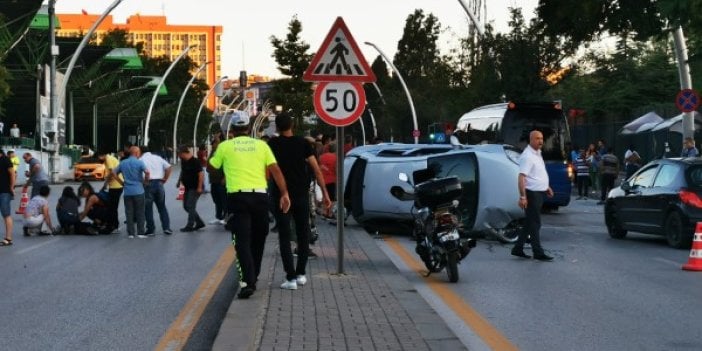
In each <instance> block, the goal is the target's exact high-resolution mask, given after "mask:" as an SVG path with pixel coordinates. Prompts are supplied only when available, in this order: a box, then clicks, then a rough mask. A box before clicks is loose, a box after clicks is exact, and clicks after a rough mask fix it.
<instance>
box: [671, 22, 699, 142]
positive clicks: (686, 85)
mask: <svg viewBox="0 0 702 351" xmlns="http://www.w3.org/2000/svg"><path fill="white" fill-rule="evenodd" d="M673 43H674V44H675V58H676V59H677V61H678V74H679V76H680V89H692V78H691V77H690V66H689V65H688V62H687V45H685V36H684V35H683V30H682V27H681V26H678V27H677V28H675V30H673ZM682 129H683V138H687V137H692V138H694V137H695V121H694V114H693V113H692V112H685V113H683V119H682Z"/></svg>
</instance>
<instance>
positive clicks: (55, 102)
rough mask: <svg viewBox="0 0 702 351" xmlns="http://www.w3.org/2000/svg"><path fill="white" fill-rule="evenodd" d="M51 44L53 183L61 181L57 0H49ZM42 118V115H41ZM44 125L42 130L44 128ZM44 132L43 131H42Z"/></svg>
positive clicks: (49, 143)
mask: <svg viewBox="0 0 702 351" xmlns="http://www.w3.org/2000/svg"><path fill="white" fill-rule="evenodd" d="M49 43H50V44H49V45H50V46H51V68H50V71H49V86H50V90H51V92H50V93H51V96H50V97H49V120H50V121H51V122H52V125H53V126H55V127H54V128H52V129H51V131H50V132H49V133H48V135H49V136H50V139H49V141H48V143H47V146H50V148H49V149H50V150H51V151H52V153H51V157H50V158H49V172H50V173H49V174H50V176H51V182H52V183H58V182H59V168H58V164H59V162H58V147H59V146H58V142H57V138H58V114H59V113H58V110H59V106H60V101H59V99H58V96H57V94H56V58H57V57H58V54H59V48H58V46H56V0H49ZM39 118H41V115H40V116H39ZM43 129H44V126H42V128H41V129H40V130H43ZM42 134H43V133H42ZM42 134H40V135H39V145H40V146H39V148H40V149H41V140H42V139H43V138H44V135H42Z"/></svg>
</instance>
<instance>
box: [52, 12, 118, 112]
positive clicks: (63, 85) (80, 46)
mask: <svg viewBox="0 0 702 351" xmlns="http://www.w3.org/2000/svg"><path fill="white" fill-rule="evenodd" d="M121 2H122V0H115V1H114V2H113V3H112V4H111V5H110V6H108V7H107V9H106V10H105V12H103V13H102V15H101V16H100V17H99V18H98V20H97V21H95V23H93V26H92V27H90V29H89V30H88V32H87V33H85V36H84V37H83V40H81V41H80V44H78V47H77V48H76V51H75V52H74V53H73V56H72V57H71V61H69V62H68V67H67V68H66V72H65V73H64V74H63V82H62V83H61V89H59V91H58V93H59V94H58V101H61V100H63V98H64V97H65V96H66V88H67V87H68V79H69V78H70V77H71V73H72V72H73V68H74V67H75V65H76V61H78V57H79V56H80V53H81V51H83V48H85V46H86V45H88V41H90V38H91V37H92V36H93V33H95V30H96V29H97V27H98V26H99V25H100V23H102V21H104V20H105V18H106V17H107V16H108V15H109V14H110V12H112V10H114V9H115V7H117V5H119V4H120V3H121ZM54 116H55V115H54Z"/></svg>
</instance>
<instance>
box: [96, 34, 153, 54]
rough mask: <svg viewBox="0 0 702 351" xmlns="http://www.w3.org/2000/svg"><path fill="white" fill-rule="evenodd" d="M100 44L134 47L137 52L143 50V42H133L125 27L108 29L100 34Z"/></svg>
mask: <svg viewBox="0 0 702 351" xmlns="http://www.w3.org/2000/svg"><path fill="white" fill-rule="evenodd" d="M100 45H102V46H107V47H111V48H135V49H136V50H137V52H138V53H141V52H142V51H143V50H144V43H143V42H138V43H134V42H132V40H131V39H130V38H129V32H128V31H127V30H125V29H119V28H116V29H110V30H108V31H107V32H106V33H105V34H103V35H102V42H101V43H100Z"/></svg>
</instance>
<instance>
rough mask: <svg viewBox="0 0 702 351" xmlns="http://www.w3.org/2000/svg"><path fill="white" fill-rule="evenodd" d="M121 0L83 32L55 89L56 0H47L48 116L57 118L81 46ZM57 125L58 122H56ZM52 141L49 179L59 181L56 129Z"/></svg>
mask: <svg viewBox="0 0 702 351" xmlns="http://www.w3.org/2000/svg"><path fill="white" fill-rule="evenodd" d="M121 2H122V0H115V1H114V2H113V3H112V4H110V6H108V7H107V9H105V11H104V12H103V13H102V15H101V16H100V17H99V18H98V20H97V21H95V23H93V25H92V27H90V29H89V30H88V32H87V33H85V36H84V37H83V40H81V42H80V44H78V47H77V48H76V51H75V52H74V53H73V56H72V57H71V61H70V62H69V63H68V67H67V68H66V72H65V73H64V76H63V82H62V83H61V88H60V89H58V91H56V90H57V89H55V88H56V57H57V56H58V47H57V46H56V23H55V20H54V13H55V6H56V0H49V31H50V33H49V36H50V46H51V72H50V78H49V80H50V86H51V99H50V102H49V105H50V112H49V116H50V118H54V119H58V112H59V111H58V106H59V102H60V101H63V100H64V98H65V96H66V87H68V80H69V78H70V77H71V73H72V72H73V68H74V67H75V65H76V61H78V57H79V56H80V53H81V52H82V51H83V48H85V46H86V45H88V41H89V40H90V38H91V37H92V36H93V33H95V30H96V29H97V27H98V26H99V25H100V24H101V23H102V21H103V20H105V18H107V15H109V14H110V12H112V10H114V9H115V7H117V6H118V5H119V4H120V3H121ZM56 125H57V126H58V123H56ZM52 139H53V140H52V142H53V144H54V146H55V147H54V150H53V153H52V157H51V162H50V165H49V166H50V167H49V168H50V169H51V181H52V182H54V183H56V182H58V181H59V175H58V170H57V169H58V163H59V162H58V152H59V148H58V130H57V131H56V133H54V136H53V137H52Z"/></svg>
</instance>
